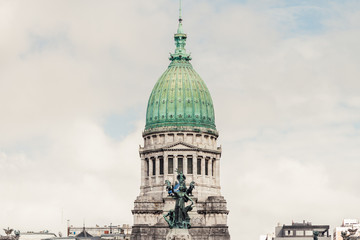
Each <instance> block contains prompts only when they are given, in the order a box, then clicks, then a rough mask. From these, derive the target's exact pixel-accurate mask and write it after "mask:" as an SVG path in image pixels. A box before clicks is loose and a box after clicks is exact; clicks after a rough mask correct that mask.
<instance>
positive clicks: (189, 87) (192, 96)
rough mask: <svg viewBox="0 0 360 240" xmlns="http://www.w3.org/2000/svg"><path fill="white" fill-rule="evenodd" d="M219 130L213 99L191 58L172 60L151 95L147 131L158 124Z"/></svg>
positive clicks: (158, 125) (147, 114)
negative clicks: (190, 60) (194, 67)
mask: <svg viewBox="0 0 360 240" xmlns="http://www.w3.org/2000/svg"><path fill="white" fill-rule="evenodd" d="M172 126H173V127H194V128H197V127H201V128H207V129H209V128H210V129H213V130H216V127H215V114H214V107H213V102H212V99H211V96H210V93H209V90H208V89H207V87H206V85H205V83H204V81H203V80H202V79H201V77H200V76H199V74H197V72H195V70H194V69H193V67H192V65H191V64H190V62H189V59H181V57H180V59H178V58H174V59H172V62H171V63H170V65H169V67H168V69H167V70H166V71H165V72H164V73H163V75H162V76H161V77H160V79H159V80H158V81H157V83H156V84H155V87H154V89H153V90H152V93H151V95H150V98H149V102H148V107H147V112H146V126H145V130H151V129H153V128H158V127H172Z"/></svg>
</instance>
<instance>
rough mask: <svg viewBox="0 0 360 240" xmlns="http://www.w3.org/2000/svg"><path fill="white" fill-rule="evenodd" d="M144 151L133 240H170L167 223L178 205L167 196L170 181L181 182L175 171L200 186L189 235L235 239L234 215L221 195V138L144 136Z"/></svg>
mask: <svg viewBox="0 0 360 240" xmlns="http://www.w3.org/2000/svg"><path fill="white" fill-rule="evenodd" d="M143 137H144V146H143V147H140V150H139V153H140V158H141V187H140V195H139V196H138V197H137V199H136V200H135V206H134V210H133V211H132V213H133V215H134V225H133V230H132V238H131V239H132V240H140V239H141V240H145V239H146V240H148V239H149V240H150V239H166V235H167V233H168V232H169V228H168V225H167V223H166V222H165V220H164V218H163V214H165V213H166V212H167V211H169V210H170V209H173V208H174V204H175V201H174V200H173V199H172V198H171V197H169V196H168V194H167V192H166V189H165V184H164V183H165V180H169V181H171V182H172V183H174V182H175V181H176V176H177V174H176V172H175V170H176V169H179V170H182V171H183V172H184V174H185V175H186V182H187V185H188V184H189V183H190V182H191V181H195V183H196V184H195V189H194V190H193V199H194V201H195V205H194V209H193V210H192V211H191V212H190V213H189V215H190V217H191V225H192V228H191V229H190V234H191V236H192V239H194V240H200V239H201V240H205V239H206V240H208V239H209V240H210V239H217V240H222V239H224V240H225V239H230V235H229V231H228V227H227V215H228V213H229V211H228V210H227V207H226V201H225V199H224V197H223V196H221V193H220V181H219V180H220V157H221V148H220V147H218V146H217V143H216V141H217V137H218V136H217V134H213V133H212V134H209V133H203V132H191V131H181V132H180V131H179V132H176V131H172V132H168V131H166V129H161V128H160V129H158V130H157V131H156V132H155V133H154V131H152V132H151V133H148V134H147V133H144V134H143Z"/></svg>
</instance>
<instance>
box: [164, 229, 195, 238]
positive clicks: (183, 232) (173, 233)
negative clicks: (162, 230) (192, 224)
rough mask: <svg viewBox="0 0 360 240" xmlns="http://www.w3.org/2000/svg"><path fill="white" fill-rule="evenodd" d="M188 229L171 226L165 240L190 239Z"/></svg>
mask: <svg viewBox="0 0 360 240" xmlns="http://www.w3.org/2000/svg"><path fill="white" fill-rule="evenodd" d="M191 239H192V238H191V235H190V233H189V229H181V228H173V229H170V232H169V233H168V234H167V235H166V240H191Z"/></svg>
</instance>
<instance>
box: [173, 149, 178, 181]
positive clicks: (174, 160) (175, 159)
mask: <svg viewBox="0 0 360 240" xmlns="http://www.w3.org/2000/svg"><path fill="white" fill-rule="evenodd" d="M177 158H178V155H177V154H176V155H175V154H174V159H173V163H174V166H173V167H174V176H173V181H172V182H175V181H176V177H177V173H176V169H177V167H178V159H177Z"/></svg>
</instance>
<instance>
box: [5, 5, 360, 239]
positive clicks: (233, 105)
mask: <svg viewBox="0 0 360 240" xmlns="http://www.w3.org/2000/svg"><path fill="white" fill-rule="evenodd" d="M183 5H184V10H183V18H184V22H183V24H184V31H185V32H186V33H188V44H187V49H188V51H190V52H191V53H192V57H193V61H192V64H193V66H194V68H195V69H196V71H197V72H198V73H199V74H200V76H202V78H203V79H204V81H205V82H206V84H207V86H208V88H209V90H210V92H211V94H212V97H213V102H214V105H215V113H216V124H217V129H218V130H219V132H220V138H219V144H221V145H222V147H223V156H222V158H221V161H222V163H221V185H222V194H223V195H224V196H225V198H226V199H227V201H228V208H229V210H230V214H229V218H228V220H229V221H228V223H229V227H230V233H231V236H232V239H234V240H237V239H258V238H259V235H261V234H266V233H271V232H273V231H274V228H275V226H276V225H277V223H281V224H291V222H292V221H302V220H306V221H310V222H313V224H330V225H331V228H334V227H335V226H337V225H340V224H341V222H342V219H343V218H360V206H359V199H360V191H359V174H360V172H359V170H360V1H358V0H353V1H350V0H349V1H347V0H339V1H330V0H292V1H288V0H256V1H244V0H242V1H240V0H239V1H236V0H206V1H205V0H197V1H190V0H184V1H183ZM177 8H178V1H177V0H151V1H146V0H138V1H134V0H113V1H111V0H106V1H100V0H97V1H92V0H87V1H85V0H83V1H80V0H76V1H70V0H58V1H56V0H52V1H49V0H48V1H45V0H44V1H15V0H0V32H1V37H0V50H1V51H0V52H1V53H0V188H1V197H0V204H1V206H0V207H1V208H0V228H5V227H8V226H9V227H12V228H15V229H20V230H21V231H27V230H33V231H38V230H44V229H48V230H50V231H53V232H55V233H57V232H58V231H62V232H63V233H65V226H66V220H67V219H70V223H71V224H72V225H74V226H82V224H83V221H85V223H86V225H87V226H93V225H95V224H99V225H105V224H106V225H109V224H110V223H112V224H113V225H117V224H123V223H128V224H132V215H131V211H130V210H131V209H132V207H133V201H134V200H135V198H136V196H137V195H138V194H139V187H140V158H139V155H138V147H139V144H143V143H142V137H141V132H142V130H143V129H144V125H145V111H146V106H147V100H148V97H149V96H150V93H151V90H152V87H153V86H154V84H155V82H156V81H157V79H158V78H159V77H160V75H161V74H162V73H163V72H164V71H165V70H166V68H167V66H168V64H169V60H168V54H169V52H172V51H173V50H174V42H173V34H174V33H175V31H176V28H177V13H178V9H177Z"/></svg>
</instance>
